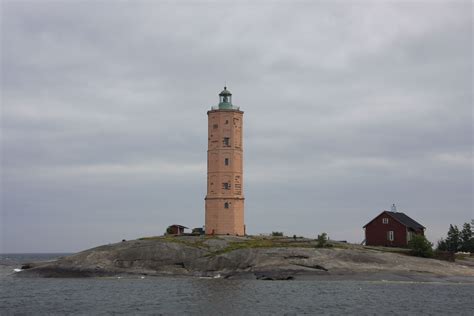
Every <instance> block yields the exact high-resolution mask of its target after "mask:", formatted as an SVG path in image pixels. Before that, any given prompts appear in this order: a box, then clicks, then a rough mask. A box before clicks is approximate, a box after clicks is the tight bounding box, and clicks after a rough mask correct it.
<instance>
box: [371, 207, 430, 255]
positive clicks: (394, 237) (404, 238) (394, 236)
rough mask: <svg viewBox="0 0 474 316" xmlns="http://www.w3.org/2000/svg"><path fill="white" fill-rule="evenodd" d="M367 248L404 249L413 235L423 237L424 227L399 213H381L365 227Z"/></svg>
mask: <svg viewBox="0 0 474 316" xmlns="http://www.w3.org/2000/svg"><path fill="white" fill-rule="evenodd" d="M364 229H365V244H366V245H368V246H388V247H406V246H407V245H408V242H409V241H410V239H411V237H412V236H413V235H424V234H425V227H424V226H423V225H421V224H420V223H418V222H417V221H415V220H414V219H412V218H410V217H409V216H407V215H406V214H405V213H401V212H389V211H383V212H382V213H380V214H379V215H378V216H377V217H375V218H374V219H373V220H371V221H370V222H368V223H367V224H366V225H365V226H364Z"/></svg>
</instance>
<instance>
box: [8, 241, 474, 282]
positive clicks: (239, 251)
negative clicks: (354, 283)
mask: <svg viewBox="0 0 474 316" xmlns="http://www.w3.org/2000/svg"><path fill="white" fill-rule="evenodd" d="M16 275H17V276H22V277H34V276H37V277H112V276H123V275H128V276H133V275H136V276H190V277H201V278H227V279H239V278H240V279H241V278H245V279H260V280H291V279H321V280H338V279H344V280H347V279H356V280H394V281H454V282H467V283H474V261H472V260H460V261H457V262H455V263H454V262H447V261H441V260H435V259H426V258H418V257H412V256H409V255H408V254H407V251H406V250H403V249H387V248H378V247H367V246H362V245H354V244H347V243H342V242H332V241H331V242H330V243H329V247H324V248H321V247H318V244H317V241H316V240H313V239H306V238H288V237H260V236H259V237H234V236H160V237H145V238H140V239H137V240H131V241H123V242H119V243H115V244H109V245H104V246H99V247H96V248H92V249H89V250H85V251H82V252H79V253H77V254H74V255H70V256H66V257H62V258H59V259H57V260H55V261H49V262H36V263H29V264H25V265H24V266H23V267H22V270H21V272H19V273H17V274H16Z"/></svg>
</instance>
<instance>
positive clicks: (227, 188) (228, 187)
mask: <svg viewBox="0 0 474 316" xmlns="http://www.w3.org/2000/svg"><path fill="white" fill-rule="evenodd" d="M222 188H223V189H224V190H230V183H228V182H224V183H222Z"/></svg>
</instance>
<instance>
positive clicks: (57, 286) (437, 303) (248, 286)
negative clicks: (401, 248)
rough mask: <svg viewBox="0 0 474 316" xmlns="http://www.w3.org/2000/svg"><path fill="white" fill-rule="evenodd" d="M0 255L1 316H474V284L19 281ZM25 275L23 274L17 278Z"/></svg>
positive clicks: (25, 257)
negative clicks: (397, 315) (19, 315)
mask: <svg viewBox="0 0 474 316" xmlns="http://www.w3.org/2000/svg"><path fill="white" fill-rule="evenodd" d="M60 255H64V254H39V255H38V254H21V255H19V254H15V255H0V315H16V314H22V315H46V314H47V315H50V314H59V315H64V314H77V315H110V314H126V315H133V314H149V315H160V314H161V315H182V314H184V315H325V314H327V315H341V314H346V315H347V314H351V315H367V314H371V315H375V314H377V315H379V314H400V315H415V314H418V315H420V314H431V315H433V314H436V315H473V311H474V284H460V283H433V282H432V283H427V282H386V281H377V282H373V281H371V282H366V281H340V280H339V281H315V280H310V281H299V280H291V281H259V280H224V279H199V278H173V277H145V278H142V277H141V276H137V277H121V278H117V277H113V278H77V279H65V278H54V279H47V278H18V277H16V276H15V272H14V269H17V268H19V267H20V266H21V264H22V263H24V262H31V261H39V260H48V259H52V258H54V257H57V256H60ZM18 273H21V272H18Z"/></svg>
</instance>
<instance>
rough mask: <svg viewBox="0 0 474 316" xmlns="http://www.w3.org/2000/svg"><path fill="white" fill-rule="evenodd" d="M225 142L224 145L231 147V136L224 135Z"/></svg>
mask: <svg viewBox="0 0 474 316" xmlns="http://www.w3.org/2000/svg"><path fill="white" fill-rule="evenodd" d="M223 143H224V146H226V147H230V138H229V137H224V140H223Z"/></svg>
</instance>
